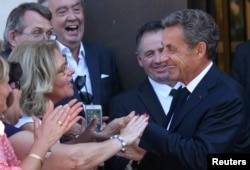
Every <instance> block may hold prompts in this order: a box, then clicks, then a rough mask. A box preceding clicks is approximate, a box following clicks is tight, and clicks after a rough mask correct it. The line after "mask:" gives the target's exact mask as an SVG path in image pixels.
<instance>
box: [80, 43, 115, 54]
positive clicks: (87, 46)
mask: <svg viewBox="0 0 250 170" xmlns="http://www.w3.org/2000/svg"><path fill="white" fill-rule="evenodd" d="M82 44H83V47H84V49H85V50H87V49H89V50H95V51H96V50H97V51H102V52H109V53H110V52H111V50H110V49H109V48H108V47H106V46H104V45H101V44H97V43H93V42H89V41H82Z"/></svg>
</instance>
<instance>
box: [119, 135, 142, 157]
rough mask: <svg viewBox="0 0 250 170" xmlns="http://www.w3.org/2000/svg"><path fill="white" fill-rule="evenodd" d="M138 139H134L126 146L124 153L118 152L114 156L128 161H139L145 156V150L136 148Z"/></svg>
mask: <svg viewBox="0 0 250 170" xmlns="http://www.w3.org/2000/svg"><path fill="white" fill-rule="evenodd" d="M139 142H140V139H136V141H135V142H133V143H132V144H131V145H127V146H126V152H118V153H117V154H116V155H117V156H121V157H124V158H127V159H129V160H134V161H140V160H142V158H143V157H144V155H145V154H146V150H144V149H142V148H140V147H139V146H138V144H139Z"/></svg>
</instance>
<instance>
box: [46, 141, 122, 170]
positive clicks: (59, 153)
mask: <svg viewBox="0 0 250 170" xmlns="http://www.w3.org/2000/svg"><path fill="white" fill-rule="evenodd" d="M120 149H121V143H120V142H119V141H118V140H107V141H105V142H100V143H81V144H74V145H65V144H56V145H55V146H54V147H53V149H52V154H51V155H50V157H49V158H47V159H46V160H45V162H44V165H43V167H42V169H43V170H48V169H60V170H69V169H74V170H80V169H81V170H83V169H91V168H93V167H96V166H98V165H99V164H100V163H102V162H104V161H105V160H107V159H108V158H110V157H111V156H113V155H115V154H116V153H117V152H119V151H120Z"/></svg>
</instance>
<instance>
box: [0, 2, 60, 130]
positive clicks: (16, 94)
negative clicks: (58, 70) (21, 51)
mask: <svg viewBox="0 0 250 170" xmlns="http://www.w3.org/2000/svg"><path fill="white" fill-rule="evenodd" d="M51 18H52V14H51V12H50V10H49V9H48V8H46V7H44V6H42V5H40V4H38V3H23V4H20V5H19V6H17V7H16V8H14V9H13V10H12V11H11V12H10V14H9V16H8V18H7V22H6V27H5V30H4V42H3V51H1V52H0V55H2V56H4V57H6V58H8V56H9V55H10V53H11V51H12V50H13V49H14V48H15V47H16V46H17V45H19V44H20V43H22V42H24V41H27V40H42V39H48V40H55V39H56V36H55V35H54V34H53V32H52V31H53V28H52V26H51V23H50V20H51ZM16 83H17V82H16ZM16 83H15V84H13V82H12V85H17V84H16ZM21 93H22V91H21V90H20V89H18V88H15V89H14V90H12V93H11V96H12V98H13V103H12V104H11V106H10V107H9V108H8V110H7V111H6V115H7V116H6V120H8V119H9V121H10V120H11V119H10V118H11V117H13V116H14V117H15V115H17V113H18V112H20V110H21V109H20V106H19V99H20V97H21ZM21 114H22V113H20V114H18V115H21ZM26 121H27V122H29V121H31V122H32V118H29V119H27V120H26ZM10 123H12V124H13V123H14V124H15V123H16V122H13V121H11V122H10ZM26 125H27V127H29V126H31V127H33V124H29V123H27V124H26Z"/></svg>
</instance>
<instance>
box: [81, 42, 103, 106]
mask: <svg viewBox="0 0 250 170" xmlns="http://www.w3.org/2000/svg"><path fill="white" fill-rule="evenodd" d="M83 46H84V50H85V57H86V63H87V66H88V70H89V75H90V81H91V87H92V93H93V97H94V100H93V102H94V103H100V100H101V99H100V95H97V94H100V80H101V78H100V77H101V73H100V67H99V58H98V55H97V54H96V53H95V50H91V47H90V46H89V45H88V44H85V43H83Z"/></svg>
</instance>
